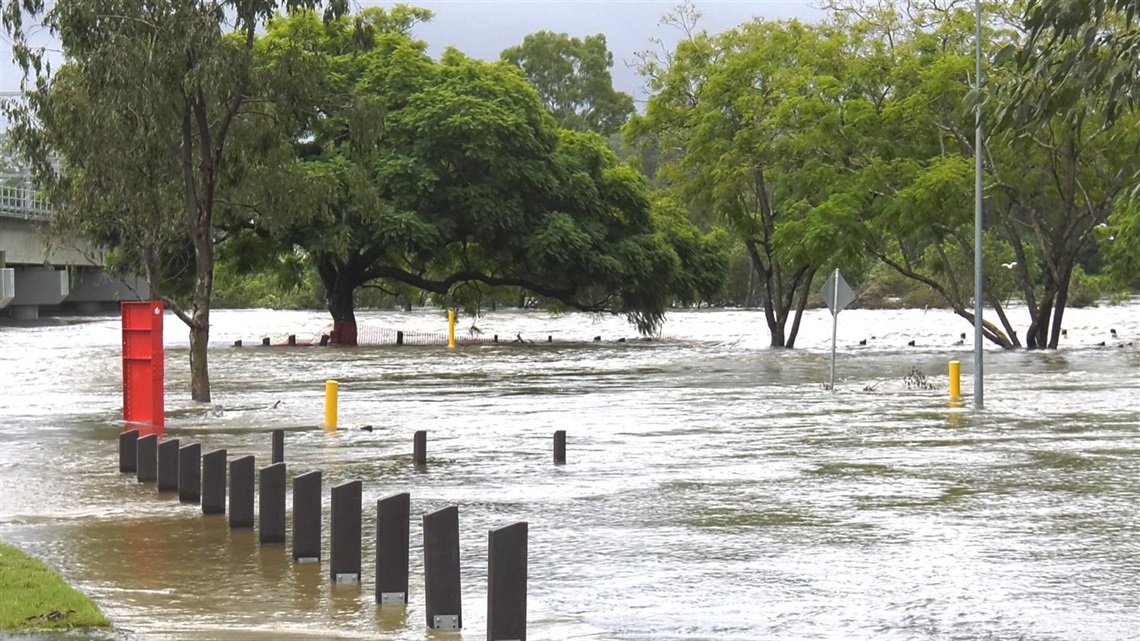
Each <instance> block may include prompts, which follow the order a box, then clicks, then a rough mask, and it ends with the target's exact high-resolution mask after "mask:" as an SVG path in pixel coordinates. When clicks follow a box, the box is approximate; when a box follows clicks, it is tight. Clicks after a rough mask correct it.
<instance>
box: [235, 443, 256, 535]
mask: <svg viewBox="0 0 1140 641" xmlns="http://www.w3.org/2000/svg"><path fill="white" fill-rule="evenodd" d="M254 462H255V460H254V458H253V457H252V456H243V457H241V458H239V459H235V460H234V461H233V462H231V463H230V527H231V528H239V527H253V499H254V491H253V482H254V469H255V468H254Z"/></svg>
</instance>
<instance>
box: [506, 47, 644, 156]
mask: <svg viewBox="0 0 1140 641" xmlns="http://www.w3.org/2000/svg"><path fill="white" fill-rule="evenodd" d="M502 59H503V60H506V61H507V62H510V63H511V64H513V65H515V66H517V67H519V68H520V69H522V70H523V73H525V74H526V77H527V80H529V81H530V83H531V85H533V86H534V88H535V89H537V90H538V95H539V96H541V97H542V102H543V104H545V105H546V108H547V109H549V110H550V113H551V114H552V115H553V116H554V119H555V120H557V121H558V124H559V125H560V126H562V127H564V128H566V129H573V130H575V131H594V132H597V133H599V134H602V135H603V136H606V135H609V134H613V133H616V132H617V130H618V129H619V128H620V127H621V126H622V125H623V124H625V122H626V121H627V120H629V118H630V116H632V115H633V113H634V109H633V98H632V97H631V96H630V95H629V94H627V93H624V92H621V91H617V90H615V89H614V86H613V78H612V77H611V76H610V67H612V66H613V64H614V57H613V54H612V53H610V50H609V49H608V48H607V47H606V37H605V35H603V34H600V33H599V34H596V35H593V36H586V38H585V39H580V38H572V37H570V36H569V35H567V34H565V33H553V32H551V31H539V32H537V33H532V34H530V35H529V36H527V37H526V38H524V39H523V42H522V44H521V45H518V46H515V47H511V48H509V49H506V50H504V51H503V53H502Z"/></svg>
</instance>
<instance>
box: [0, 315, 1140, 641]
mask: <svg viewBox="0 0 1140 641" xmlns="http://www.w3.org/2000/svg"><path fill="white" fill-rule="evenodd" d="M1011 313H1012V314H1014V315H1015V317H1017V318H1020V317H1021V316H1023V315H1024V310H1020V311H1019V310H1016V309H1015V310H1012V311H1011ZM1019 314H1020V315H1021V316H1019ZM213 318H214V327H213V333H212V337H211V341H212V343H211V344H212V347H211V352H210V367H211V375H212V380H213V386H214V387H213V389H214V401H213V403H212V404H210V405H209V406H201V405H197V404H194V403H191V402H189V401H188V400H187V398H188V387H189V386H188V381H187V378H188V371H187V370H188V366H187V337H186V332H185V329H184V328H183V327H182V326H181V325H180V324H179V323H178V322H177V320H176V319H174V318H173V317H171V316H168V317H167V319H166V324H167V331H166V345H167V362H166V367H167V370H166V371H167V403H168V417H169V420H168V428H167V433H168V435H170V436H175V437H178V438H180V439H182V440H183V442H184V443H187V442H198V443H201V444H202V446H203V451H209V450H211V449H214V448H222V447H224V448H226V449H228V450H229V452H230V456H231V458H232V457H233V456H238V455H244V454H254V455H256V456H257V457H258V464H259V466H260V465H261V464H262V462H263V461H267V460H268V457H269V452H270V430H272V429H276V428H282V429H284V430H286V461H287V463H288V466H289V475H290V477H292V476H294V475H296V474H301V473H304V472H307V471H311V470H321V471H323V472H324V486H325V503H326V506H325V507H326V513H325V518H326V524H325V529H324V532H325V537H326V543H325V545H326V547H327V536H328V524H327V518H328V517H327V508H328V501H329V498H328V488H329V487H331V486H332V485H334V484H338V483H341V482H345V481H350V480H360V481H363V484H364V505H365V518H364V527H363V530H364V532H365V542H364V548H365V549H364V560H365V564H364V565H365V566H364V580H363V582H362V584H360V585H350V586H345V585H330V583H329V581H328V579H327V559H326V561H325V562H324V563H322V564H320V565H294V564H293V563H292V561H291V557H290V555H289V551H288V550H289V548H288V547H281V546H274V547H261V546H259V545H258V544H257V541H256V534H255V532H253V531H230V530H229V528H228V527H227V526H226V523H225V520H224V517H204V516H202V515H201V513H200V511H199V510H198V509H197V508H196V507H193V506H186V505H179V504H178V502H177V499H176V498H168V497H166V496H165V495H164V496H162V497H160V496H158V495H157V493H156V492H155V490H154V488H153V486H150V485H147V486H140V485H139V484H137V483H136V482H134V479H133V478H132V477H128V476H126V475H120V474H119V473H118V471H117V467H116V466H117V452H116V447H117V441H116V436H117V434H118V433H119V431H120V430H121V429H122V424H121V422H120V419H121V412H122V397H121V382H120V381H121V367H120V365H121V356H120V352H119V350H120V344H121V343H120V341H121V339H120V334H119V322H118V320H117V319H116V318H112V317H105V318H97V319H88V320H85V321H82V322H66V323H53V322H43V323H40V324H36V325H9V326H3V327H0V538H2V539H3V540H4V541H6V542H11V543H14V544H17V545H19V546H21V547H23V548H25V549H26V550H28V551H29V552H31V553H33V554H35V555H37V556H39V557H42V558H45V559H46V560H48V561H49V562H50V563H51V564H53V565H54V566H55V567H57V568H58V569H59V570H60V571H61V572H62V573H63V574H64V576H65V577H66V578H67V579H69V580H70V581H72V582H73V583H74V584H76V585H77V586H78V587H80V588H81V589H83V590H84V591H86V592H87V593H88V594H90V595H91V596H92V597H94V598H95V599H96V600H97V601H98V602H99V604H100V606H101V607H102V608H103V609H104V611H105V612H106V613H107V614H108V615H109V616H110V617H111V619H112V620H113V621H114V623H115V625H116V628H117V632H116V635H117V636H119V637H123V638H128V639H162V640H165V639H169V640H174V639H178V640H182V639H186V640H190V641H200V640H206V639H219V640H221V639H226V640H230V639H233V640H236V639H288V638H298V639H301V638H305V639H321V638H329V639H332V638H371V639H391V640H412V639H414V640H421V639H424V638H438V639H457V638H461V639H484V638H485V634H486V633H485V618H486V564H487V558H486V555H487V531H488V530H489V529H492V528H496V527H500V526H502V525H506V524H509V523H511V522H514V521H520V520H521V521H527V522H529V524H530V558H529V564H530V574H529V582H530V583H529V591H528V597H529V601H528V605H529V615H528V620H529V633H530V634H529V638H531V639H617V640H639V639H655V640H657V639H678V640H680V639H686V640H696V639H701V640H705V639H708V640H713V639H716V640H722V639H740V640H745V639H747V640H753V639H808V638H810V639H836V640H840V639H842V640H846V639H872V638H874V639H1033V640H1052V639H1057V640H1062V639H1063V640H1080V639H1088V640H1090V641H1110V640H1117V639H1119V640H1123V639H1135V638H1137V637H1138V636H1140V614H1138V605H1140V531H1138V530H1140V519H1138V518H1137V501H1138V496H1140V439H1138V436H1140V428H1138V424H1140V402H1138V395H1140V374H1138V373H1140V348H1138V347H1137V346H1136V345H1137V344H1138V343H1140V301H1137V300H1133V301H1131V302H1130V303H1128V304H1126V305H1122V306H1105V307H1101V308H1096V309H1083V310H1069V311H1068V312H1067V314H1066V317H1065V326H1066V328H1067V329H1068V337H1067V339H1066V342H1065V343H1064V344H1063V345H1062V347H1061V349H1059V350H1056V351H1041V352H1026V351H1015V352H1003V351H1001V350H998V349H995V348H989V347H987V349H986V363H985V366H986V375H985V384H986V387H985V389H986V396H985V398H986V407H985V409H984V410H981V411H978V410H974V409H973V407H972V404H971V400H970V399H969V398H968V397H967V398H966V399H964V401H963V404H962V406H960V407H952V406H950V405H949V404H948V402H947V390H946V384H947V378H946V369H947V361H949V360H952V359H960V360H961V361H962V374H963V382H962V388H963V391H964V392H965V393H969V392H970V391H971V390H972V389H973V380H972V371H973V369H972V368H973V364H972V344H971V343H970V342H967V344H965V345H959V344H957V342H958V335H959V333H960V332H967V334H968V336H970V337H972V336H973V334H972V331H971V327H970V326H969V325H968V324H966V323H965V322H964V321H961V320H960V319H957V318H956V317H954V316H953V315H951V314H949V313H947V312H944V311H934V310H931V311H923V310H901V311H863V310H848V311H845V312H843V313H842V314H841V315H840V317H839V321H840V322H839V354H838V366H837V370H838V378H839V383H838V385H837V388H838V389H837V391H836V393H834V394H833V393H831V392H829V391H827V390H825V389H823V386H822V384H823V383H825V382H826V381H827V377H828V372H829V357H830V354H829V349H830V339H831V318H830V315H829V314H828V313H827V312H826V311H824V310H817V311H812V312H809V313H808V316H807V318H806V320H805V322H804V326H803V329H802V335H801V337H800V341H799V345H798V348H797V349H796V350H792V351H785V350H773V349H768V348H767V347H766V343H767V337H766V331H765V329H764V323H763V315H762V313H760V312H755V311H687V312H675V313H671V314H670V315H669V318H668V320H667V323H666V325H665V328H664V330H663V332H662V335H661V337H660V339H659V340H654V341H649V342H645V341H639V340H634V339H635V338H636V337H635V335H634V332H633V331H632V330H631V329H630V328H629V326H628V325H626V324H625V323H624V322H623V321H622V320H621V319H617V318H601V319H599V318H595V317H592V316H586V315H578V314H571V315H564V316H552V315H549V314H546V313H543V312H533V311H529V312H520V311H507V312H495V313H490V314H488V315H486V316H484V317H482V318H480V319H478V321H476V323H477V325H478V330H474V329H471V321H470V320H463V321H461V322H460V327H459V331H460V333H461V334H464V333H467V332H473V331H481V332H482V333H483V335H491V334H499V335H501V336H512V337H513V336H515V335H516V334H521V335H522V337H523V338H524V339H529V340H534V341H535V343H533V344H529V343H528V344H523V345H516V344H511V345H499V346H493V345H492V346H479V347H461V348H459V349H457V350H455V351H454V352H449V351H448V350H447V349H445V348H439V347H404V348H394V347H387V348H359V349H337V348H318V347H297V348H284V347H282V348H261V347H246V348H240V349H239V348H233V347H231V344H232V343H233V341H234V340H236V339H238V338H241V339H244V340H245V342H246V344H247V345H248V344H250V343H254V344H257V343H259V342H260V340H259V339H260V337H262V336H273V337H275V340H280V339H282V338H283V337H284V335H285V334H287V333H297V334H298V335H299V337H305V336H309V335H311V334H312V333H314V332H318V331H320V329H321V328H322V327H324V326H325V325H326V324H327V317H326V316H325V315H324V314H322V313H318V312H279V311H267V310H253V311H217V312H215V314H214V316H213ZM361 321H362V323H365V324H370V325H374V326H382V327H391V328H395V329H404V330H407V331H432V332H443V331H445V320H444V316H443V315H442V314H440V313H439V312H436V311H430V312H429V311H416V312H411V313H396V312H392V313H388V312H365V313H362V314H361ZM1110 329H1116V330H1117V332H1118V338H1116V339H1114V338H1112V337H1111V336H1110V335H1109V330H1110ZM548 335H550V336H553V337H554V340H555V342H554V343H551V344H544V343H543V341H545V339H546V336H548ZM598 335H600V336H602V338H603V340H602V341H599V342H594V341H593V340H592V339H593V337H594V336H598ZM623 337H625V338H628V339H629V340H628V341H626V342H621V343H619V342H616V341H617V339H618V338H623ZM872 337H873V338H872ZM862 339H867V345H865V346H863V345H859V341H860V340H862ZM910 340H914V341H915V342H916V346H915V347H908V346H907V343H908V341H910ZM1101 341H1104V342H1105V346H1104V347H1101V346H1099V345H1098V344H1099V343H1100V342H1101ZM1128 342H1132V345H1131V346H1130V345H1127V343H1128ZM1117 345H1123V346H1119V347H1118V346H1117ZM912 370H917V371H918V372H921V373H922V374H924V375H925V376H927V378H928V381H929V382H930V383H932V384H933V385H934V386H936V387H937V389H934V390H915V389H908V388H907V386H906V385H905V382H904V379H905V377H906V376H907V375H908V374H909V373H911V372H912ZM327 379H336V380H338V381H339V382H340V423H341V427H342V429H341V430H339V431H337V432H335V433H328V432H325V431H324V430H322V429H320V424H321V421H322V416H323V383H324V381H325V380H327ZM363 425H371V426H373V431H371V432H366V431H361V430H359V429H357V428H359V427H360V426H363ZM419 429H426V430H428V458H429V466H428V471H427V472H426V473H422V474H421V473H416V472H415V470H414V469H413V466H412V462H411V449H412V434H413V432H415V431H416V430H419ZM558 429H565V430H566V431H567V434H568V437H567V441H568V447H567V458H568V464H567V465H565V466H560V467H555V466H553V465H552V464H551V436H552V434H553V432H554V431H555V430H558ZM404 491H407V492H410V493H411V496H412V515H413V518H412V545H413V548H415V546H418V545H420V544H421V542H422V533H421V531H420V516H421V515H422V514H425V513H428V512H430V511H434V510H436V509H439V508H442V507H445V506H448V505H457V506H458V507H459V513H460V536H461V552H462V563H461V565H462V577H463V578H462V580H463V608H464V611H463V615H464V616H463V618H464V623H465V629H464V630H463V631H462V632H461V633H459V634H456V633H435V632H429V631H428V630H427V629H426V626H425V621H424V619H425V617H424V606H423V596H424V595H423V578H422V571H423V567H422V554H421V551H420V550H419V549H413V551H412V577H413V578H412V586H411V593H410V604H409V606H408V608H407V610H406V611H404V610H402V609H400V610H392V609H390V608H384V609H380V608H378V607H377V606H376V605H375V604H374V603H373V583H372V577H373V568H372V566H371V564H372V560H373V558H374V556H373V555H374V550H373V548H372V540H371V539H372V536H370V533H371V532H373V531H374V527H375V525H374V519H375V502H376V500H377V499H379V498H382V497H384V496H388V495H390V494H393V493H397V492H404Z"/></svg>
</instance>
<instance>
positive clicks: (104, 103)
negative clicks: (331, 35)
mask: <svg viewBox="0 0 1140 641" xmlns="http://www.w3.org/2000/svg"><path fill="white" fill-rule="evenodd" d="M316 4H317V2H316V0H285V1H284V2H279V1H277V0H214V1H206V0H161V1H157V2H148V3H139V2H134V1H133V0H57V2H55V3H54V4H51V5H49V4H47V3H45V2H44V0H8V2H7V3H6V4H5V6H4V26H5V28H6V29H7V31H8V33H9V34H11V36H12V39H13V42H14V46H13V50H14V52H15V55H16V59H17V62H18V63H19V64H20V65H21V66H22V67H23V69H24V72H25V79H24V92H25V95H26V97H27V102H26V103H17V104H14V105H12V106H11V108H10V109H9V111H8V115H9V118H11V119H12V121H13V123H14V125H13V127H12V136H13V138H14V140H15V143H16V146H17V148H19V149H20V150H21V151H22V152H23V153H24V154H26V155H27V156H29V157H30V158H31V159H32V161H33V163H34V165H33V166H34V168H35V172H36V176H37V179H38V180H39V181H40V182H41V184H44V185H47V186H48V187H49V188H50V189H51V196H52V198H53V200H54V201H55V202H56V204H57V205H59V206H60V207H62V208H63V209H65V210H70V211H71V213H72V214H73V215H74V217H77V221H78V228H79V229H80V230H81V231H84V230H86V231H91V232H92V234H91V235H92V237H93V238H94V239H95V240H96V241H99V242H104V243H110V244H112V245H113V247H112V249H114V248H116V247H121V248H124V249H127V250H128V251H132V252H133V251H136V250H135V249H130V248H133V247H137V246H139V245H140V244H141V245H142V247H141V248H139V249H138V250H137V253H138V254H139V258H140V259H144V260H143V263H146V260H145V259H146V258H147V257H150V256H164V255H167V254H168V253H169V247H170V243H171V242H172V238H177V235H178V233H177V231H176V228H177V227H179V226H181V227H182V228H183V229H184V230H185V234H186V238H187V239H188V243H189V245H190V246H191V247H192V248H193V256H194V259H193V262H192V268H193V273H194V284H193V291H192V293H191V295H190V308H189V309H188V310H184V309H182V307H181V305H179V304H177V301H175V300H174V299H173V298H170V297H169V296H166V297H164V300H165V301H166V302H167V303H168V304H169V305H170V307H171V308H172V309H173V311H174V313H175V314H176V315H177V316H178V317H179V318H180V319H181V320H182V321H183V322H185V323H186V325H187V326H188V327H189V328H190V370H191V397H192V398H193V399H194V400H197V401H203V402H206V401H209V400H210V379H209V369H208V365H207V344H208V341H209V335H210V297H211V292H212V289H213V272H214V252H215V246H214V245H215V240H216V229H215V222H214V213H215V209H216V207H217V205H218V203H219V202H221V201H223V200H224V199H225V190H226V188H227V185H226V181H225V179H224V172H225V171H226V170H227V165H229V164H231V163H234V162H249V161H250V159H249V158H248V157H246V156H245V155H244V154H243V156H242V158H241V160H237V159H235V158H233V157H232V154H230V153H229V148H230V144H229V143H230V139H231V134H232V132H233V131H234V130H235V129H236V128H237V126H238V123H239V122H240V121H241V119H242V118H243V113H244V110H245V108H246V107H247V106H249V105H250V104H251V102H252V101H253V99H254V93H255V91H256V89H257V84H258V83H257V79H256V78H255V74H254V66H253V57H254V56H253V50H254V45H255V42H256V39H257V38H256V34H257V32H258V30H259V29H260V28H261V27H262V26H263V25H264V24H265V23H266V21H267V20H268V19H269V18H270V17H271V16H272V15H274V14H275V13H276V12H277V11H278V10H279V9H282V8H284V9H286V10H290V11H291V10H295V9H299V8H305V7H313V6H315V5H316ZM332 4H333V5H334V6H332V7H330V11H332V12H334V13H336V12H340V11H343V10H344V6H343V5H344V2H343V0H336V1H334V2H333V3H332ZM30 23H31V24H32V25H34V24H40V25H42V26H43V27H45V28H47V29H48V30H49V31H50V32H51V33H52V35H53V36H55V37H56V38H57V39H58V40H59V42H60V43H61V44H62V47H63V55H64V60H63V65H62V67H61V68H60V69H59V70H58V72H57V73H56V74H54V75H53V74H52V73H51V72H52V70H51V68H50V65H48V64H46V60H45V58H44V52H43V50H42V49H40V50H37V49H34V48H32V47H31V46H30V45H29V44H28V42H29V41H28V33H29V31H32V30H33V29H34V28H38V27H34V26H30ZM80 105H82V109H83V110H84V111H83V112H82V113H80V112H77V111H76V108H77V107H78V106H80ZM100 128H103V129H102V131H99V130H98V129H100ZM254 162H256V161H254ZM88 206H90V207H91V209H90V210H87V209H85V207H88ZM87 211H90V212H91V216H92V218H87V213H86V212H87ZM175 221H176V222H175ZM151 231H154V233H153V234H150V232H151ZM140 267H141V265H140ZM159 291H160V294H161V289H160V290H159Z"/></svg>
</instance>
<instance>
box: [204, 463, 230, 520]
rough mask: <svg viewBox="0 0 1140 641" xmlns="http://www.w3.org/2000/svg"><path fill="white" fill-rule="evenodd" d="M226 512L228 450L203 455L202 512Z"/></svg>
mask: <svg viewBox="0 0 1140 641" xmlns="http://www.w3.org/2000/svg"><path fill="white" fill-rule="evenodd" d="M225 513H226V451H225V450H214V451H213V452H208V453H207V454H206V455H205V456H203V457H202V514H225Z"/></svg>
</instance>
